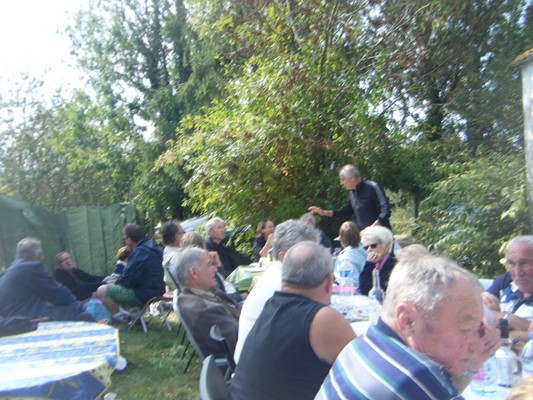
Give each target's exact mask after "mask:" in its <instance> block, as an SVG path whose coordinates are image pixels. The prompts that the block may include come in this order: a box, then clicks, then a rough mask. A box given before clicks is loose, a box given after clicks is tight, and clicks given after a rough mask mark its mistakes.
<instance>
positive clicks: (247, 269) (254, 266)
mask: <svg viewBox="0 0 533 400" xmlns="http://www.w3.org/2000/svg"><path fill="white" fill-rule="evenodd" d="M267 266H268V265H267V264H263V265H261V264H259V263H251V264H250V266H249V267H242V270H243V271H245V272H261V271H264V270H265V269H266V268H267Z"/></svg>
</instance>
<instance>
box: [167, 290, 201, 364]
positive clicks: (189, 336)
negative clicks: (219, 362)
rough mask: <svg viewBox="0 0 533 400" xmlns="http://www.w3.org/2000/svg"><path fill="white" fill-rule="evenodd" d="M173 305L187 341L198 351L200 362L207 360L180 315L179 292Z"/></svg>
mask: <svg viewBox="0 0 533 400" xmlns="http://www.w3.org/2000/svg"><path fill="white" fill-rule="evenodd" d="M172 305H173V307H174V312H175V313H176V315H177V316H178V318H179V320H180V323H181V326H183V330H184V331H185V334H186V335H187V339H188V340H189V343H190V344H191V346H192V348H193V349H194V351H196V354H198V357H199V358H200V360H203V359H204V358H205V355H204V354H203V353H202V350H200V346H199V345H198V342H197V341H196V340H195V339H194V336H193V334H192V332H191V330H190V328H189V326H188V325H187V322H186V321H185V319H184V318H183V317H182V315H181V313H180V307H179V303H178V291H177V290H175V291H174V301H173V302H172Z"/></svg>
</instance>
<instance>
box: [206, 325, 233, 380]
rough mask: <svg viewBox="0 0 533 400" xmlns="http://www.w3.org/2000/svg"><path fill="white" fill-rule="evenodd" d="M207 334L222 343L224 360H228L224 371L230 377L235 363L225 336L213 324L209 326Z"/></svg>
mask: <svg viewBox="0 0 533 400" xmlns="http://www.w3.org/2000/svg"><path fill="white" fill-rule="evenodd" d="M209 336H211V339H213V340H215V341H217V342H219V343H220V344H221V345H222V348H223V349H224V355H225V356H226V360H227V362H228V370H227V371H226V376H228V377H230V376H231V374H233V371H235V368H236V366H237V365H236V364H235V360H234V359H233V353H232V352H231V349H230V348H229V345H228V342H227V341H226V338H225V337H224V336H223V335H222V333H221V332H220V328H219V327H218V325H213V326H212V327H211V330H210V331H209Z"/></svg>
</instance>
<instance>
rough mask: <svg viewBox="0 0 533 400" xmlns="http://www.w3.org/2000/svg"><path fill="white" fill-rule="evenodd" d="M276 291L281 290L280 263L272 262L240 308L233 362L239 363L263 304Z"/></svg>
mask: <svg viewBox="0 0 533 400" xmlns="http://www.w3.org/2000/svg"><path fill="white" fill-rule="evenodd" d="M277 290H281V262H279V261H274V262H273V263H272V264H271V265H270V266H269V267H268V268H267V269H266V271H265V272H264V273H263V275H262V276H261V278H259V280H258V281H257V283H256V284H255V285H254V287H253V289H252V291H251V292H250V294H249V295H248V297H247V298H246V300H245V301H244V305H243V306H242V310H241V316H240V317H239V336H238V339H237V345H236V346H235V355H234V359H235V362H239V357H240V355H241V351H242V347H243V345H244V341H245V340H246V338H247V337H248V334H249V333H250V331H251V330H252V327H253V326H254V324H255V321H256V320H257V318H258V317H259V314H261V312H262V311H263V307H264V306H265V303H266V302H267V300H268V299H270V298H271V297H272V295H273V294H274V292H275V291H277Z"/></svg>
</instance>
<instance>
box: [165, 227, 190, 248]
mask: <svg viewBox="0 0 533 400" xmlns="http://www.w3.org/2000/svg"><path fill="white" fill-rule="evenodd" d="M184 233H185V231H184V230H183V228H182V227H181V225H180V223H179V222H176V221H169V222H165V223H164V224H163V226H162V227H161V238H162V239H163V244H164V245H165V246H171V247H180V240H181V238H182V236H183V234H184Z"/></svg>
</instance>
